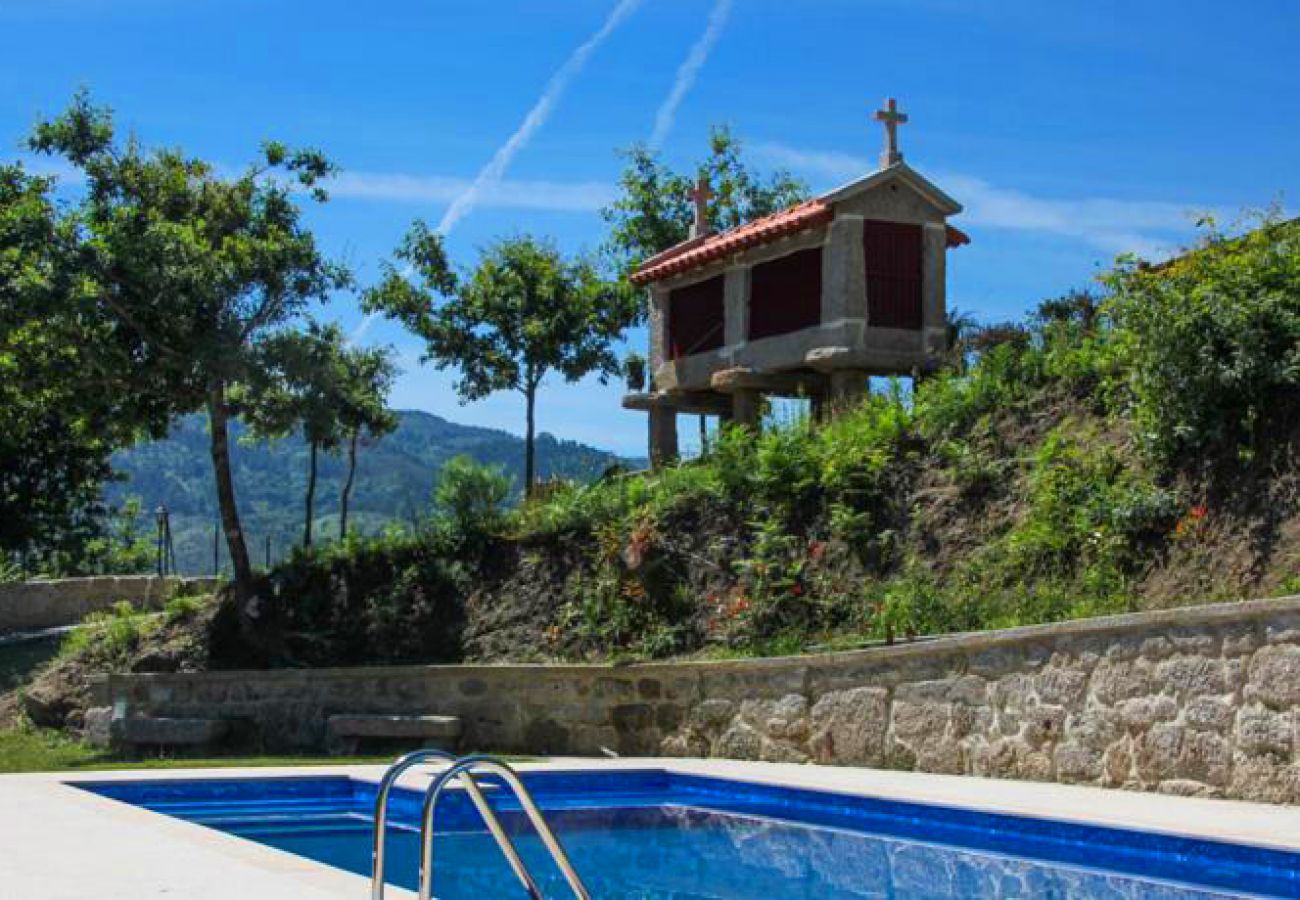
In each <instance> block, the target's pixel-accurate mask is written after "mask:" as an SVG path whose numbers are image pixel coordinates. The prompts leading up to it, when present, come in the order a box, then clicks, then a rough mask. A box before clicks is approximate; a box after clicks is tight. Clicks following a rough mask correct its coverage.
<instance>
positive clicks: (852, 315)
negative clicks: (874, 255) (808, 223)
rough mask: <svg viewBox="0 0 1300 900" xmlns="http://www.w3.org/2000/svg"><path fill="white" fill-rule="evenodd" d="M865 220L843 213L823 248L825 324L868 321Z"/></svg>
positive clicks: (835, 222) (830, 230)
mask: <svg viewBox="0 0 1300 900" xmlns="http://www.w3.org/2000/svg"><path fill="white" fill-rule="evenodd" d="M862 222H863V219H862V216H855V215H849V214H847V213H841V214H840V215H838V216H836V217H835V219H834V221H832V222H831V224H830V227H829V228H828V229H827V232H826V243H825V244H824V245H823V246H822V324H823V325H827V324H830V323H832V322H839V321H841V320H843V319H865V318H866V317H867V262H866V253H865V251H864V250H863V246H862V230H863V225H862Z"/></svg>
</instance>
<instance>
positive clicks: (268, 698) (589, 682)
mask: <svg viewBox="0 0 1300 900" xmlns="http://www.w3.org/2000/svg"><path fill="white" fill-rule="evenodd" d="M103 692H104V693H103V696H104V702H105V704H106V705H114V708H115V714H116V715H118V716H122V715H154V716H200V717H202V716H207V717H220V718H228V719H243V720H246V722H245V727H247V728H253V729H255V730H256V731H257V732H259V733H260V734H261V736H262V739H263V742H264V743H265V745H266V746H267V747H269V748H273V749H283V748H293V747H304V748H305V747H319V746H321V745H322V744H323V742H324V737H325V718H326V716H328V715H330V714H335V713H379V712H382V713H441V714H451V715H457V716H460V717H461V718H462V719H463V722H464V735H465V737H464V742H463V743H464V747H465V748H475V749H490V750H497V751H502V752H520V753H576V754H595V753H599V752H600V751H601V749H602V748H609V749H612V750H616V751H617V752H619V753H621V754H624V755H632V754H666V755H689V756H723V757H732V758H737V759H764V760H780V761H805V760H807V761H815V762H821V763H835V764H846V765H864V766H885V767H897V768H904V769H918V770H923V771H929V772H947V773H956V774H971V775H985V776H993V777H1007V778H1022V779H1032V780H1043V781H1062V782H1078V783H1085V784H1097V785H1107V786H1115V787H1125V788H1133V789H1140V790H1158V791H1163V792H1167V793H1176V794H1198V795H1211V796H1230V797H1237V798H1242V799H1250V800H1265V801H1272V802H1300V755H1298V731H1297V720H1298V717H1300V598H1288V599H1284V600H1268V601H1253V602H1249V603H1235V604H1221V605H1215V606H1203V607H1194V608H1186V609H1178V610H1169V611H1161V612H1154V613H1140V614H1135V615H1129V616H1118V617H1111V618H1105V619H1093V620H1087V621H1080V622H1069V623H1062V624H1055V625H1045V626H1035V627H1030V628H1019V629H1013V630H1008V631H1001V632H990V633H983V634H976V635H967V636H960V637H953V638H945V639H940V640H934V641H926V642H918V643H914V644H907V645H902V646H895V647H881V648H877V649H870V650H862V651H856V652H851V653H836V654H829V655H823V656H806V657H789V658H781V659H765V660H743V661H728V662H710V663H679V664H662V665H635V666H481V667H475V666H433V667H390V668H369V669H352V670H347V669H332V670H298V671H270V672H216V673H204V674H194V675H181V674H166V675H163V674H159V675H114V676H111V677H110V678H109V679H108V680H107V681H106V683H105V684H104V685H103ZM105 712H106V711H105Z"/></svg>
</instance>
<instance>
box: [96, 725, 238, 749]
mask: <svg viewBox="0 0 1300 900" xmlns="http://www.w3.org/2000/svg"><path fill="white" fill-rule="evenodd" d="M229 730H230V723H229V722H226V721H224V720H223V719H167V718H158V719H153V718H139V719H122V720H121V721H119V722H114V723H113V737H114V739H115V743H119V744H124V745H126V746H131V747H203V746H209V745H212V744H215V743H217V742H218V741H220V740H221V739H222V738H224V737H225V736H226V734H227V733H228V732H229Z"/></svg>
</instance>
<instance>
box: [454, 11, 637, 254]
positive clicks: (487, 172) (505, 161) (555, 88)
mask: <svg viewBox="0 0 1300 900" xmlns="http://www.w3.org/2000/svg"><path fill="white" fill-rule="evenodd" d="M641 3H642V0H619V3H618V5H616V6H615V7H614V9H613V11H612V12H611V13H610V14H609V17H608V18H607V19H605V23H604V24H603V25H601V26H600V28H599V29H598V30H597V31H596V33H595V34H593V35H592V36H591V37H589V38H587V40H586V41H585V42H583V43H582V45H581V46H579V47H578V49H576V50H574V51H573V53H572V54H570V56H569V58H568V59H567V60H565V62H564V65H562V66H560V68H559V70H558V71H556V73H555V74H554V75H552V76H551V80H550V81H549V82H548V83H547V85H546V89H545V90H544V91H542V96H541V97H539V98H538V100H537V102H536V103H535V104H534V105H533V108H532V109H530V110H529V111H528V115H526V116H524V120H523V122H521V123H520V125H519V127H518V128H517V129H515V133H514V134H512V135H510V137H509V138H508V139H507V140H506V142H505V143H504V144H502V145H501V147H500V148H499V149H498V150H497V152H496V153H495V154H493V156H492V159H491V160H489V161H488V163H487V165H485V166H484V167H483V168H482V170H480V171H479V173H478V176H477V177H476V178H475V179H474V181H473V182H471V184H470V185H469V187H467V188H466V189H465V190H464V191H463V192H461V194H460V195H459V196H457V197H456V199H455V200H453V201H452V204H451V206H449V207H448V208H447V211H446V212H445V213H443V215H442V220H441V221H440V222H439V223H438V230H439V231H440V232H442V233H443V234H447V233H448V232H450V231H451V230H452V229H453V228H455V227H456V223H457V222H459V221H460V220H461V219H463V218H464V217H465V216H467V215H469V213H470V212H471V211H472V210H473V209H474V207H475V206H476V205H478V203H479V201H480V200H481V199H482V198H483V196H484V195H485V194H487V193H489V192H490V191H491V190H492V189H493V187H494V186H495V185H497V184H499V183H500V182H501V181H502V179H503V178H504V177H505V174H506V170H507V169H509V168H510V163H511V162H513V161H514V158H515V156H517V155H518V153H519V151H520V150H522V149H523V148H524V147H525V146H527V144H528V142H529V141H530V140H532V137H533V135H534V134H536V133H537V131H538V129H540V128H541V127H542V126H543V125H545V124H546V120H547V119H548V118H550V116H551V113H552V112H553V111H554V110H555V107H556V105H557V104H558V103H559V102H560V98H561V97H563V96H564V92H565V91H566V90H568V88H569V85H570V84H571V83H572V82H573V79H574V78H576V77H577V76H578V74H579V73H580V72H582V70H583V68H584V67H585V66H586V65H587V60H588V59H590V58H591V55H592V54H593V53H594V52H595V51H596V48H598V47H599V46H600V45H601V44H603V43H604V42H605V40H606V39H607V38H608V37H609V36H610V35H611V34H613V33H614V31H615V29H617V28H618V26H619V25H621V24H622V23H623V21H624V20H625V19H626V18H627V17H628V16H630V15H631V14H632V13H633V12H635V11H636V8H637V7H638V6H640V5H641Z"/></svg>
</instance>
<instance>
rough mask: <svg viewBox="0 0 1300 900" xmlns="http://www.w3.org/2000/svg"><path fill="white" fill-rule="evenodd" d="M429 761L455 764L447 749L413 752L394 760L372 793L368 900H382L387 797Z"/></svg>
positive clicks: (454, 758) (453, 757)
mask: <svg viewBox="0 0 1300 900" xmlns="http://www.w3.org/2000/svg"><path fill="white" fill-rule="evenodd" d="M429 759H440V760H442V761H443V762H449V763H453V764H454V763H455V762H456V757H455V755H453V754H451V753H448V752H447V751H446V750H416V751H415V752H414V753H408V754H406V755H405V756H403V757H400V758H399V759H397V760H395V761H394V762H393V764H392V765H391V766H389V767H388V771H387V772H385V773H384V777H383V779H381V780H380V782H379V790H378V792H377V793H376V794H375V835H374V846H373V847H372V848H371V851H370V900H384V837H385V834H386V832H387V830H388V829H387V826H388V795H389V794H390V793H391V792H392V790H393V785H395V784H397V779H398V778H400V777H402V773H404V772H405V771H406V770H407V769H409V768H411V767H412V766H417V765H419V764H420V763H422V762H424V761H425V760H429ZM471 796H473V795H472V794H471Z"/></svg>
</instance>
